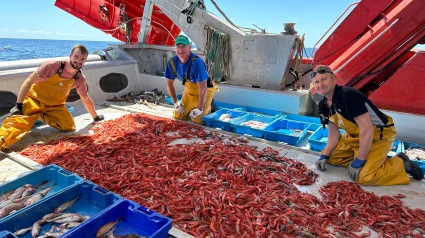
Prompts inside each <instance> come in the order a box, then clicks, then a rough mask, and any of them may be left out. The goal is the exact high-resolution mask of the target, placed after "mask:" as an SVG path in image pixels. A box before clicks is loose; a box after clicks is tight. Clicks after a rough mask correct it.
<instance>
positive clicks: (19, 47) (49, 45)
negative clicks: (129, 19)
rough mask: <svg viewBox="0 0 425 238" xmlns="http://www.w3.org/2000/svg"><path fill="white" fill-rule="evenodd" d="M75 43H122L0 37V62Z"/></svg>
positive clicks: (92, 46) (63, 52)
mask: <svg viewBox="0 0 425 238" xmlns="http://www.w3.org/2000/svg"><path fill="white" fill-rule="evenodd" d="M76 44H83V45H85V46H86V47H87V49H88V50H89V52H90V54H92V53H94V52H95V51H96V50H101V49H105V48H106V47H107V46H108V44H122V43H121V42H106V41H74V40H33V39H12V38H0V62H2V61H13V60H25V59H40V58H52V57H63V56H68V55H69V54H70V52H71V49H72V47H73V46H74V45H76ZM311 51H312V49H311V48H306V52H307V55H309V56H311Z"/></svg>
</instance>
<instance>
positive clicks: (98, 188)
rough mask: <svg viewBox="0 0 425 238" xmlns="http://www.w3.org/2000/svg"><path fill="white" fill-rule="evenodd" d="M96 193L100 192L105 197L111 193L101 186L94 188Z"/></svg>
mask: <svg viewBox="0 0 425 238" xmlns="http://www.w3.org/2000/svg"><path fill="white" fill-rule="evenodd" d="M94 191H96V192H98V193H100V194H103V195H104V194H107V193H109V191H108V190H106V189H104V188H102V187H100V186H97V187H96V188H94Z"/></svg>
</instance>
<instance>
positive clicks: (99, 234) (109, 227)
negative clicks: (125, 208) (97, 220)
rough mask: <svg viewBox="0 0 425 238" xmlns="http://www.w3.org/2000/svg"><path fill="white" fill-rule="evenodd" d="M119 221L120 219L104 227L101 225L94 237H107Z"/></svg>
mask: <svg viewBox="0 0 425 238" xmlns="http://www.w3.org/2000/svg"><path fill="white" fill-rule="evenodd" d="M120 221H121V217H120V218H118V219H117V220H116V221H113V222H109V223H107V224H105V225H103V226H102V227H101V228H100V229H99V230H98V231H97V233H96V237H102V236H104V235H107V234H108V233H109V232H110V231H111V230H114V229H115V226H116V225H117V223H118V222H120Z"/></svg>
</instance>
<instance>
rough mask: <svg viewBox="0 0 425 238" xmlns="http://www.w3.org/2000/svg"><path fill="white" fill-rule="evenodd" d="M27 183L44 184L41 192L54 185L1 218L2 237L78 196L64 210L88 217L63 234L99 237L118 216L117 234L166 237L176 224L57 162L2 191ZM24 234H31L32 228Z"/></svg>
mask: <svg viewBox="0 0 425 238" xmlns="http://www.w3.org/2000/svg"><path fill="white" fill-rule="evenodd" d="M25 184H32V185H33V186H37V185H39V184H42V185H40V186H39V188H38V190H37V191H39V190H41V189H44V188H47V187H49V186H53V185H54V186H53V187H52V189H51V190H50V191H49V192H48V193H47V194H46V196H45V197H43V198H42V199H41V200H40V201H38V202H35V203H34V204H31V205H28V206H26V207H24V208H22V209H20V210H18V211H16V212H14V213H12V214H9V215H7V216H5V217H3V218H1V219H0V238H12V237H16V236H15V235H13V232H15V231H17V230H20V229H23V228H27V227H31V226H33V224H34V223H35V222H37V221H38V220H40V219H41V218H42V217H43V216H45V215H47V214H50V213H53V211H54V210H55V209H56V208H57V207H58V206H60V205H61V204H63V203H65V202H67V201H70V200H72V199H74V198H78V199H77V200H76V202H75V203H74V204H73V205H72V206H71V207H69V208H68V209H66V210H65V211H64V212H67V213H77V214H79V215H81V216H86V217H88V219H87V220H85V221H84V222H82V223H81V224H80V225H79V226H76V227H74V228H72V229H70V230H69V231H68V232H66V233H64V234H63V235H62V236H61V237H96V232H97V231H98V230H99V228H100V227H102V226H103V225H105V224H107V223H108V222H111V221H115V220H117V219H118V218H120V222H119V223H118V224H117V225H116V228H115V230H114V234H115V235H117V236H123V235H126V234H138V235H140V236H142V237H143V236H146V237H151V238H152V237H155V238H161V237H164V238H165V237H168V232H169V230H170V229H171V226H172V221H171V219H170V218H168V217H165V216H163V215H161V214H158V213H156V212H154V211H151V210H149V209H147V208H144V207H143V206H141V205H139V204H137V203H135V202H133V201H130V200H126V199H123V198H122V197H121V196H119V195H117V194H115V193H112V192H110V191H108V190H106V189H104V188H102V187H100V186H98V185H96V184H94V183H92V182H90V181H87V180H83V179H82V178H81V177H79V176H77V175H75V174H73V173H70V172H68V171H66V170H65V169H63V168H61V167H59V166H57V165H49V166H46V167H44V168H41V169H39V170H37V171H34V172H31V173H29V174H26V175H24V176H22V177H20V178H18V179H16V180H13V181H10V182H8V183H5V184H3V185H1V186H0V194H3V193H5V192H8V191H12V190H16V189H17V188H19V187H21V186H23V185H25ZM52 224H53V223H47V222H46V223H45V224H43V225H42V227H41V230H40V235H41V234H43V233H44V232H46V231H48V230H49V229H50V228H51V225H52ZM20 237H24V238H26V237H31V231H29V232H28V233H26V234H24V235H22V236H20Z"/></svg>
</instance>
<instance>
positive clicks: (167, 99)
mask: <svg viewBox="0 0 425 238" xmlns="http://www.w3.org/2000/svg"><path fill="white" fill-rule="evenodd" d="M177 99H178V100H181V99H182V95H181V94H179V95H177ZM165 101H166V102H167V103H168V104H170V105H173V106H174V102H173V99H171V97H170V96H165Z"/></svg>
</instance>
